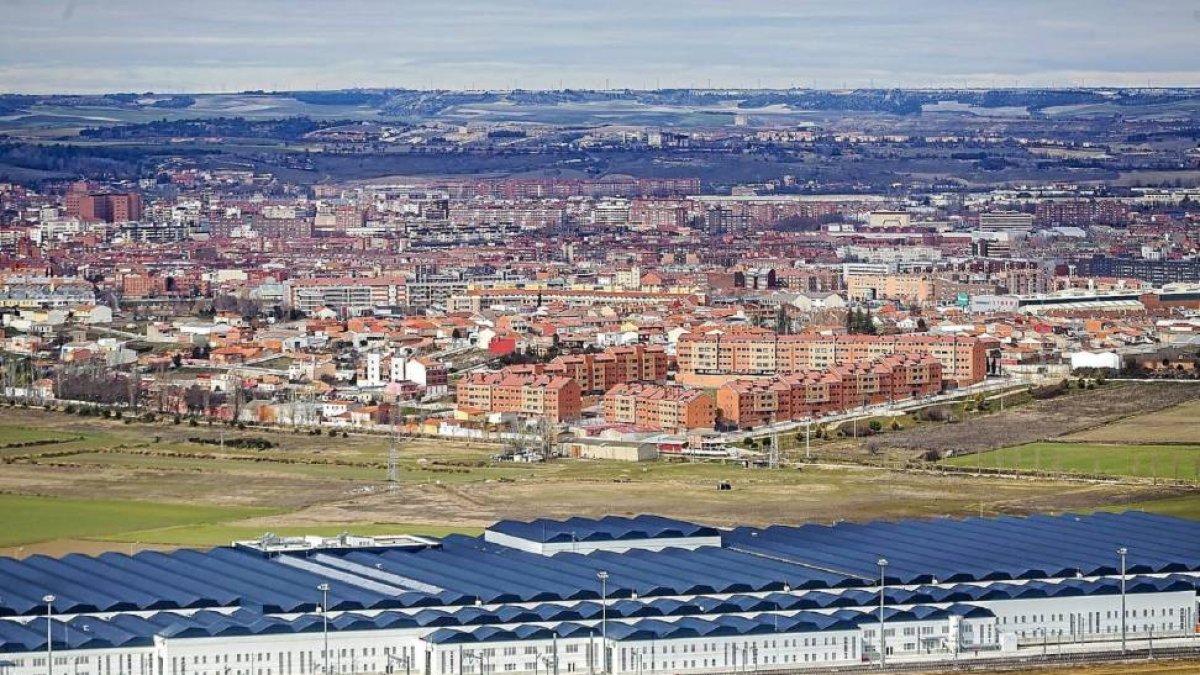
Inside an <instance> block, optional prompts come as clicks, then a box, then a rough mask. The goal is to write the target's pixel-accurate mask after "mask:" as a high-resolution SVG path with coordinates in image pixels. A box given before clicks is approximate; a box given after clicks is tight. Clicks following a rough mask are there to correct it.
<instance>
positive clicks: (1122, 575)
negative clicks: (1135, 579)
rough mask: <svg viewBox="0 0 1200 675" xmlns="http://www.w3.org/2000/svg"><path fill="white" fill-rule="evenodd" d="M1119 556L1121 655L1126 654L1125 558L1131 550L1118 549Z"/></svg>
mask: <svg viewBox="0 0 1200 675" xmlns="http://www.w3.org/2000/svg"><path fill="white" fill-rule="evenodd" d="M1117 555H1118V556H1120V557H1121V653H1122V654H1124V653H1125V621H1126V619H1125V556H1127V555H1129V549H1127V548H1125V547H1124V546H1122V547H1121V548H1119V549H1117Z"/></svg>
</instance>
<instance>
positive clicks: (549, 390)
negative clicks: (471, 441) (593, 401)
mask: <svg viewBox="0 0 1200 675" xmlns="http://www.w3.org/2000/svg"><path fill="white" fill-rule="evenodd" d="M457 395H458V407H459V408H460V409H474V410H481V411H485V412H501V413H503V412H510V413H517V414H519V415H528V416H535V417H545V418H547V419H549V420H550V421H552V422H563V421H566V420H572V419H577V418H579V417H580V416H581V415H582V414H583V402H582V394H581V390H580V388H579V383H577V382H575V380H572V379H570V378H566V377H558V376H554V375H546V374H536V373H517V372H513V371H511V370H502V371H498V372H488V373H474V374H472V375H469V376H467V377H464V378H462V379H461V380H459V381H458V388H457Z"/></svg>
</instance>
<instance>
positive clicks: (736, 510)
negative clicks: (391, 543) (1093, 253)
mask: <svg viewBox="0 0 1200 675" xmlns="http://www.w3.org/2000/svg"><path fill="white" fill-rule="evenodd" d="M6 427H12V428H18V427H20V428H29V429H37V430H39V433H43V434H61V435H62V436H63V437H64V438H65V439H66V440H64V441H63V442H61V443H53V444H50V445H44V446H33V447H22V448H12V449H10V450H6V451H4V452H0V494H7V495H10V499H14V500H25V499H28V500H33V501H30V502H24V503H22V507H21V509H14V510H9V509H0V532H4V533H6V534H8V541H10V542H12V543H15V544H17V545H20V546H24V547H25V554H29V553H32V552H37V551H44V552H55V553H61V552H65V551H71V550H86V551H89V552H95V551H98V550H104V549H105V548H114V549H121V550H124V549H125V547H127V546H129V545H130V544H133V543H134V542H138V544H137V545H140V546H166V547H170V546H181V545H213V544H222V543H227V541H229V540H231V539H234V538H251V537H255V536H259V535H261V534H262V533H264V532H276V533H300V532H317V533H329V534H336V533H339V532H342V531H350V532H364V533H371V532H398V531H399V532H404V531H415V532H430V533H444V532H448V531H468V532H474V531H478V528H481V527H483V526H486V525H487V524H490V523H491V522H493V521H495V520H498V519H502V518H533V517H539V516H571V515H591V516H599V515H604V514H609V513H615V514H636V513H649V512H653V513H662V514H664V515H669V516H676V517H681V518H688V519H693V520H699V521H704V522H711V523H715V524H736V523H750V524H765V523H771V522H781V523H799V522H814V521H815V522H832V521H835V520H839V519H852V520H867V519H878V518H898V517H909V516H945V515H964V514H968V513H972V514H977V513H980V512H983V513H987V514H994V513H1029V512H1034V511H1055V510H1067V509H1093V508H1096V507H1099V506H1102V505H1105V504H1112V503H1117V502H1127V501H1139V500H1146V499H1150V498H1151V497H1153V496H1156V494H1157V492H1156V491H1154V490H1152V489H1150V488H1149V486H1136V485H1134V486H1128V485H1089V484H1082V483H1064V482H1056V481H1028V480H1022V479H1012V478H994V477H987V478H984V477H970V476H941V475H936V474H932V473H930V474H926V473H900V472H894V471H889V470H886V469H880V468H868V467H859V466H850V467H832V466H830V467H815V466H806V467H805V468H804V469H803V470H801V469H797V468H785V469H780V470H766V469H755V468H747V467H744V466H742V465H740V464H738V463H734V462H729V463H724V464H722V463H719V462H695V463H692V462H668V461H662V462H652V463H644V464H630V463H623V462H600V461H558V462H550V463H545V464H514V463H497V462H494V461H493V460H492V455H493V454H495V453H496V452H497V450H498V448H497V447H496V446H494V445H487V444H478V443H475V444H466V443H462V442H451V441H434V440H411V441H405V442H402V443H401V445H400V446H399V458H400V465H399V469H400V471H399V476H398V478H399V480H398V482H397V483H396V484H395V485H389V484H388V483H387V480H386V476H387V469H386V466H387V454H388V446H389V441H388V439H387V438H384V437H381V436H364V435H355V434H351V435H349V436H348V437H345V438H343V437H342V436H341V435H340V434H338V435H337V437H329V436H328V435H327V434H323V435H320V436H315V435H314V436H310V435H308V434H304V433H293V432H290V431H280V432H272V431H261V430H253V431H249V430H247V431H237V430H233V429H229V428H227V427H225V428H222V427H220V426H213V427H209V426H208V425H205V424H201V425H198V426H196V427H192V426H190V425H188V424H186V423H185V424H181V425H174V424H171V423H170V422H160V423H158V424H140V423H135V424H126V423H124V422H123V421H114V420H103V419H97V418H82V417H78V416H72V415H65V414H61V413H47V412H44V411H40V410H26V409H15V410H14V409H0V428H6ZM914 430H915V429H914ZM895 433H908V432H907V431H905V432H895ZM254 439H257V440H260V441H267V442H268V443H265V444H260V445H262V446H264V447H247V446H246V445H247V444H246V443H243V442H240V441H246V440H254ZM222 441H223V442H224V444H223V445H222ZM1164 466H1167V465H1165V464H1164ZM1188 466H1190V465H1188ZM723 482H728V483H729V484H731V486H732V488H733V489H732V490H728V491H723V490H718V489H717V485H718V484H719V483H723ZM47 498H56V499H47ZM43 502H44V503H46V504H51V505H52V506H51V508H52V510H51V511H47V512H46V513H48V514H51V516H50V517H49V520H47V521H46V522H47V523H48V524H47V525H46V526H41V525H39V524H38V522H37V520H36V519H35V518H33V516H32V515H31V514H34V513H36V512H38V508H36V506H37V505H39V504H42V503H43ZM210 509H211V510H210ZM55 513H57V514H58V515H53V514H55ZM150 516H155V518H151V517H150ZM9 533H12V534H9ZM0 545H2V544H0Z"/></svg>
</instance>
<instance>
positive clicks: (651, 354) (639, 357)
mask: <svg viewBox="0 0 1200 675" xmlns="http://www.w3.org/2000/svg"><path fill="white" fill-rule="evenodd" d="M669 365H670V359H669V358H668V356H667V352H666V349H665V348H664V347H662V346H659V345H631V346H619V347H609V348H608V349H606V350H604V351H603V352H601V353H599V354H568V355H565V356H559V357H557V358H555V359H554V360H553V361H551V362H550V363H548V364H547V365H546V368H545V372H546V373H547V374H550V375H557V376H561V377H569V378H571V379H573V380H575V381H576V382H578V383H579V386H580V387H581V388H582V389H583V391H585V392H605V391H608V390H609V389H611V388H613V387H615V386H616V385H618V384H625V383H628V382H659V381H662V380H665V379H667V367H668V366H669Z"/></svg>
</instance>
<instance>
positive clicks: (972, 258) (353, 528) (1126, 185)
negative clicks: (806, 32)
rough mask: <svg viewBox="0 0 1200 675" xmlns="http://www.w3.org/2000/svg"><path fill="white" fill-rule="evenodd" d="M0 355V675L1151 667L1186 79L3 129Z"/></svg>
mask: <svg viewBox="0 0 1200 675" xmlns="http://www.w3.org/2000/svg"><path fill="white" fill-rule="evenodd" d="M0 317H2V322H3V325H2V333H0V462H2V463H0V547H3V548H4V550H3V553H4V557H0V675H54V673H55V672H58V673H62V672H66V673H68V674H70V673H74V675H313V674H315V673H318V672H321V673H324V674H325V675H329V674H330V673H334V672H336V673H359V672H362V673H384V672H386V673H396V672H399V671H400V670H401V669H403V671H404V672H405V673H406V675H411V673H413V672H421V673H423V674H424V675H494V674H495V673H499V672H505V673H510V672H511V673H529V674H531V675H536V674H537V672H538V670H539V669H541V670H543V671H544V672H545V673H546V675H551V673H553V675H559V673H582V672H584V671H586V672H588V673H589V674H591V675H594V674H595V673H611V674H616V673H628V674H630V675H633V674H637V675H641V674H642V673H649V672H661V673H688V672H694V673H701V672H735V671H739V672H746V671H749V670H753V671H755V672H757V671H759V670H772V671H780V672H782V671H806V670H815V671H819V672H857V671H858V670H859V669H863V668H866V667H868V666H869V667H870V668H874V669H880V668H884V669H896V670H898V671H900V670H906V671H908V672H914V671H918V670H921V669H925V668H928V669H931V672H932V670H936V669H937V668H964V669H966V668H969V669H973V670H975V671H978V672H984V671H986V669H989V668H1001V667H1010V666H1012V665H1013V664H1020V665H1026V666H1031V665H1038V666H1039V667H1044V668H1047V669H1052V670H1054V669H1057V668H1061V667H1064V666H1068V667H1071V666H1073V667H1076V668H1079V670H1078V671H1077V672H1081V673H1082V672H1092V673H1097V674H1099V673H1107V672H1138V671H1135V670H1133V668H1134V667H1135V666H1134V665H1130V664H1128V663H1127V664H1125V665H1122V666H1119V668H1121V669H1120V670H1111V671H1110V670H1108V668H1109V667H1110V666H1106V665H1103V663H1102V662H1104V661H1110V660H1111V661H1120V660H1122V659H1138V660H1139V661H1140V660H1144V659H1147V658H1149V659H1156V661H1154V667H1153V668H1152V669H1148V670H1146V671H1145V672H1180V673H1183V672H1194V668H1195V661H1189V660H1188V659H1194V658H1196V653H1197V651H1198V650H1200V638H1198V637H1197V632H1198V629H1197V626H1200V618H1198V617H1200V614H1198V612H1197V608H1198V605H1197V592H1196V587H1197V583H1198V580H1200V421H1198V420H1200V90H1194V89H1150V88H1146V89H1136V88H1111V89H1084V88H1062V89H1005V90H981V89H970V90H969V89H961V90H954V89H945V90H935V89H928V90H882V89H856V90H839V91H823V90H817V89H792V90H770V89H755V90H737V91H734V90H724V89H687V90H685V89H670V90H646V91H634V90H611V91H585V90H562V91H522V90H509V91H482V90H481V91H470V92H462V91H447V90H428V91H418V90H409V89H355V90H341V91H305V92H278V91H246V92H241V93H238V94H232V93H228V94H178V93H176V94H153V93H142V94H113V95H94V96H88V95H55V96H43V95H32V94H31V95H15V94H12V95H0ZM648 514H654V515H648ZM776 523H783V525H776ZM211 546H216V547H217V548H212V549H208V550H198V549H200V548H201V547H211ZM60 632H61V635H60ZM1176 659H1180V661H1176ZM1084 662H1088V663H1089V664H1090V665H1080V664H1081V663H1084ZM1112 667H1113V668H1118V666H1112ZM1039 672H1041V671H1039ZM1054 672H1060V671H1058V670H1054ZM1072 672H1075V671H1072Z"/></svg>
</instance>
